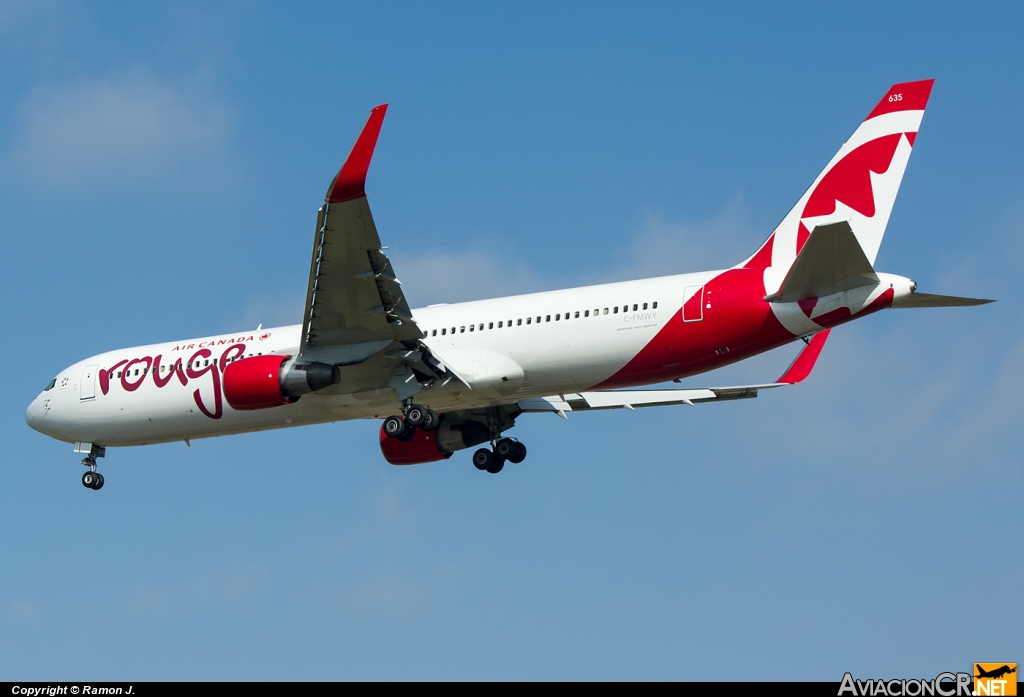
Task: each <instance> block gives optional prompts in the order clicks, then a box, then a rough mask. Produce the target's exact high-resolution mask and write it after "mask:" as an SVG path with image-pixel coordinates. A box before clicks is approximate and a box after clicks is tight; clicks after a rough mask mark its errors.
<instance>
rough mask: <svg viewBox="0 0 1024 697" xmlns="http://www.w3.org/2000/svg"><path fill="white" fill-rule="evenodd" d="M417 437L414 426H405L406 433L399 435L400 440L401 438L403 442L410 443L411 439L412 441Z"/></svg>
mask: <svg viewBox="0 0 1024 697" xmlns="http://www.w3.org/2000/svg"><path fill="white" fill-rule="evenodd" d="M415 437H416V429H415V428H413V427H412V426H406V427H405V433H403V434H402V435H400V436H399V437H398V440H400V441H401V442H403V443H408V442H409V441H411V440H412V439H413V438H415Z"/></svg>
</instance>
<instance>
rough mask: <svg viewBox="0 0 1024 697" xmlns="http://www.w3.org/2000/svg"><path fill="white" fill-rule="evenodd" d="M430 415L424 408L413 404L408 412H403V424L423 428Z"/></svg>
mask: <svg viewBox="0 0 1024 697" xmlns="http://www.w3.org/2000/svg"><path fill="white" fill-rule="evenodd" d="M429 418H430V415H429V413H428V411H427V408H426V407H421V406H420V405H418V404H413V405H412V406H411V407H409V411H407V412H405V423H406V424H407V425H409V426H412V427H414V428H423V424H425V423H426V422H427V421H428V419H429Z"/></svg>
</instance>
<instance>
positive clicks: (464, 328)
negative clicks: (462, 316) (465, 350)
mask: <svg viewBox="0 0 1024 697" xmlns="http://www.w3.org/2000/svg"><path fill="white" fill-rule="evenodd" d="M465 333H466V325H462V326H461V327H459V334H465Z"/></svg>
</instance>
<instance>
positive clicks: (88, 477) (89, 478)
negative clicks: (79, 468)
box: [82, 471, 96, 489]
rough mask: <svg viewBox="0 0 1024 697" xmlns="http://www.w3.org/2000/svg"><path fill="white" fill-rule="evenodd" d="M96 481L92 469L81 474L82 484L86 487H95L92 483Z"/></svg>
mask: <svg viewBox="0 0 1024 697" xmlns="http://www.w3.org/2000/svg"><path fill="white" fill-rule="evenodd" d="M95 483H96V473H95V472H93V471H89V472H86V473H85V474H83V475H82V486H84V487H85V488H86V489H93V488H95V487H94V486H93V485H94V484H95Z"/></svg>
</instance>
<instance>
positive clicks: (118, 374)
mask: <svg viewBox="0 0 1024 697" xmlns="http://www.w3.org/2000/svg"><path fill="white" fill-rule="evenodd" d="M117 377H119V378H120V377H121V371H120V370H119V371H117Z"/></svg>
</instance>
